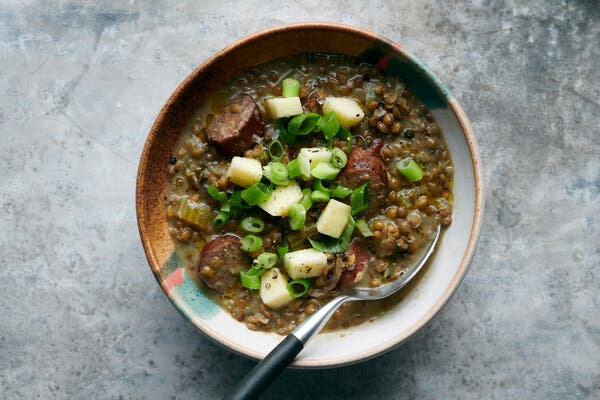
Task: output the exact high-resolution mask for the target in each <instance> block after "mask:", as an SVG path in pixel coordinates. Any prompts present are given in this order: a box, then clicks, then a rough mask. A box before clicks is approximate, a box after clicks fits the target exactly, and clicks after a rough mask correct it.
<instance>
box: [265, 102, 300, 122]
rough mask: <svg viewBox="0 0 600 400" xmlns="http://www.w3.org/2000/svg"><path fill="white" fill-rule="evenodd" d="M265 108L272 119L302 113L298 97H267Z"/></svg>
mask: <svg viewBox="0 0 600 400" xmlns="http://www.w3.org/2000/svg"><path fill="white" fill-rule="evenodd" d="M267 108H268V109H269V115H270V116H271V118H273V119H277V118H283V117H291V116H293V115H298V114H302V103H301V102H300V97H272V98H270V99H267Z"/></svg>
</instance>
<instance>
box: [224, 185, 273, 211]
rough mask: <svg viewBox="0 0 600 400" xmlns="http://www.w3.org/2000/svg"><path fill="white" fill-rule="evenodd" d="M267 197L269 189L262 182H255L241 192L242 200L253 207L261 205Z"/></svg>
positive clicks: (269, 194) (269, 192)
mask: <svg viewBox="0 0 600 400" xmlns="http://www.w3.org/2000/svg"><path fill="white" fill-rule="evenodd" d="M269 196H271V189H269V188H268V187H267V185H265V184H264V183H262V182H257V183H255V184H254V185H252V186H249V187H247V188H246V189H244V190H242V191H241V197H242V199H244V201H246V203H248V204H250V205H253V206H254V205H256V204H259V203H262V202H263V201H265V200H266V199H268V198H269ZM232 197H233V196H232Z"/></svg>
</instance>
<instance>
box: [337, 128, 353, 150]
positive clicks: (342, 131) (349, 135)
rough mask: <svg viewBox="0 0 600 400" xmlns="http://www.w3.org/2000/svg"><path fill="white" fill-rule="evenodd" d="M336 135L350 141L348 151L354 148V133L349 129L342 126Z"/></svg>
mask: <svg viewBox="0 0 600 400" xmlns="http://www.w3.org/2000/svg"><path fill="white" fill-rule="evenodd" d="M335 136H336V137H337V138H339V139H341V140H346V141H347V142H348V151H350V150H351V149H352V133H350V131H349V130H348V129H346V128H340V130H339V131H338V133H337V135H335Z"/></svg>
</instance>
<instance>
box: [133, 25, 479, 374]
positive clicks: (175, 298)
mask: <svg viewBox="0 0 600 400" xmlns="http://www.w3.org/2000/svg"><path fill="white" fill-rule="evenodd" d="M314 51H319V52H332V53H343V54H348V55H352V56H356V57H359V58H361V59H363V60H365V61H368V62H370V63H372V64H376V65H378V66H379V67H380V68H382V69H383V70H384V71H385V72H386V73H387V74H389V75H398V76H400V77H401V78H402V80H403V81H404V82H405V83H406V84H407V86H408V87H410V88H411V89H412V90H413V92H414V93H415V94H416V96H417V97H418V98H419V99H420V100H421V101H422V102H423V103H425V104H426V105H427V106H428V107H429V108H430V109H431V111H432V113H433V114H434V115H435V118H436V119H437V121H438V123H439V124H440V127H441V128H442V132H443V134H444V136H445V138H446V141H447V144H448V147H449V149H450V152H451V156H452V159H453V162H454V168H455V176H454V212H453V222H452V225H451V226H450V227H449V228H448V229H447V230H446V232H445V234H444V236H443V240H442V242H441V243H440V245H439V246H438V249H437V253H436V256H435V258H434V260H433V262H432V263H431V265H430V266H429V267H428V268H427V270H426V271H424V272H423V273H422V274H423V276H422V277H421V279H419V282H418V284H416V285H412V287H410V288H408V289H405V290H407V293H406V295H405V296H403V298H402V300H401V301H400V302H399V303H398V304H397V305H396V306H395V307H393V308H392V309H391V310H389V311H388V312H387V313H385V314H383V315H382V316H380V317H378V318H376V319H375V320H374V321H373V322H368V323H365V324H363V325H359V326H355V327H352V328H349V329H346V330H343V331H339V332H333V333H324V334H320V335H318V336H317V337H316V338H315V339H314V340H313V341H312V342H311V343H310V344H309V345H308V346H307V348H306V349H304V351H303V352H302V353H300V355H299V357H298V358H297V359H296V361H295V362H294V363H293V366H295V367H301V368H322V367H334V366H341V365H347V364H351V363H356V362H359V361H363V360H367V359H369V358H372V357H375V356H377V355H379V354H382V353H384V352H386V351H388V350H390V349H392V348H394V347H396V346H398V345H399V344H401V343H403V342H404V341H406V340H407V339H408V338H410V337H411V336H412V335H414V334H415V333H416V332H417V331H419V329H421V328H423V327H424V326H425V325H426V324H427V323H428V322H429V321H430V320H431V319H432V318H433V317H434V316H435V315H436V313H438V312H439V311H440V309H441V308H442V307H443V306H444V304H446V303H447V302H448V300H449V299H450V297H451V296H452V294H453V293H454V292H455V291H456V289H457V288H458V286H459V285H460V283H461V281H462V279H463V277H464V276H465V273H466V272H467V269H468V267H469V263H470V261H471V259H472V258H473V252H474V251H475V247H476V244H477V239H478V237H479V231H480V228H481V221H482V215H483V205H484V198H483V193H484V192H483V174H482V167H481V159H480V156H479V151H478V149H477V144H476V140H475V136H474V135H473V131H472V128H471V125H470V123H469V121H468V119H467V117H466V115H465V113H464V112H463V110H462V108H461V107H460V105H459V104H458V102H457V101H456V99H455V98H454V97H452V95H451V94H450V92H449V91H448V89H447V87H446V85H445V84H444V83H443V82H441V81H440V80H439V79H438V78H437V77H436V76H435V74H433V72H431V71H430V70H429V69H428V68H427V67H426V66H425V65H424V64H423V63H421V62H420V61H419V60H417V59H416V58H415V57H413V56H412V55H410V54H409V53H408V52H406V51H405V50H404V49H403V48H402V47H401V46H400V45H397V44H394V43H392V42H390V41H388V40H386V39H384V38H381V37H380V36H378V35H376V34H374V33H371V32H368V31H365V30H362V29H358V28H354V27H350V26H345V25H338V24H331V23H301V24H292V25H284V26H279V27H275V28H272V29H268V30H266V31H262V32H258V33H256V34H253V35H251V36H248V37H246V38H243V39H241V40H238V41H237V42H236V43H234V44H232V45H231V46H229V47H227V48H225V49H223V50H221V51H220V52H218V53H217V54H216V55H214V56H213V57H212V58H210V59H209V60H207V61H206V62H205V63H204V64H202V65H200V66H199V67H198V68H196V69H195V70H194V71H193V72H192V73H191V74H190V75H189V76H188V77H187V78H186V79H185V80H184V81H183V82H182V83H181V84H180V85H179V87H178V88H177V89H176V90H175V92H174V93H173V94H172V95H171V97H170V98H169V100H168V101H167V103H166V104H165V106H164V107H163V109H162V110H161V112H160V114H159V115H158V117H157V118H156V121H155V122H154V125H153V126H152V130H151V131H150V133H149V135H148V138H147V140H146V144H145V146H144V150H143V152H142V156H141V160H140V164H139V170H138V176H137V188H136V209H137V220H138V226H139V231H140V236H141V239H142V243H143V246H144V250H145V252H146V256H147V258H148V262H149V264H150V268H151V269H152V272H153V273H154V275H155V276H156V279H157V280H158V282H159V283H160V285H161V287H162V289H163V291H164V292H165V294H166V295H167V296H168V297H169V299H171V301H172V302H173V304H174V305H175V307H177V309H178V310H179V311H180V312H181V313H182V314H183V315H185V316H186V317H187V318H188V319H189V320H190V321H191V322H192V323H193V324H194V325H195V326H197V327H198V329H200V330H201V331H202V332H204V333H205V334H206V335H208V336H209V337H210V338H212V339H214V340H215V341H216V342H218V343H220V344H221V345H223V346H225V347H227V348H229V349H231V350H233V351H234V352H236V353H238V354H241V355H244V356H248V357H251V358H255V359H260V358H262V357H264V356H265V354H267V353H268V352H269V351H270V350H271V349H272V348H273V347H274V346H275V345H276V344H277V343H278V342H279V341H280V340H281V339H282V338H281V336H279V335H277V334H274V333H264V332H255V331H251V330H249V329H247V328H246V326H245V325H244V324H242V323H240V322H238V321H236V320H234V319H233V318H232V317H231V316H230V315H229V314H228V313H226V312H225V311H223V310H221V309H220V308H219V306H218V305H216V304H215V303H214V302H213V301H212V300H211V299H210V297H209V296H207V295H206V294H204V293H203V291H201V290H199V289H198V288H196V286H195V285H194V283H193V282H192V281H191V280H190V278H189V277H188V276H186V274H185V270H184V269H183V268H182V263H181V261H180V260H179V259H178V257H177V255H176V254H175V253H174V252H173V247H174V244H173V241H172V239H171V237H170V235H169V231H168V226H167V217H166V207H165V201H164V199H165V194H166V184H167V168H168V165H169V164H168V163H169V157H170V156H171V154H172V153H173V149H174V147H175V145H176V143H177V141H178V139H179V135H180V133H181V131H182V130H183V128H184V126H185V125H186V124H187V123H188V121H189V120H190V118H191V116H192V114H193V113H194V111H195V110H196V109H197V108H198V107H199V105H200V104H202V103H203V102H204V101H206V99H207V98H208V96H209V95H210V94H211V92H213V91H214V90H215V89H218V88H219V87H221V86H223V85H225V84H226V83H227V82H228V81H230V80H231V79H233V78H234V77H236V76H238V75H239V74H240V73H242V72H243V71H245V70H247V69H249V68H251V67H253V66H255V65H257V64H261V63H264V62H267V61H269V60H272V59H275V58H279V57H284V56H288V55H293V54H297V53H301V52H314Z"/></svg>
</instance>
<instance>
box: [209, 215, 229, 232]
mask: <svg viewBox="0 0 600 400" xmlns="http://www.w3.org/2000/svg"><path fill="white" fill-rule="evenodd" d="M227 221H229V213H228V212H224V211H221V212H220V213H219V214H217V216H216V217H215V219H213V225H214V226H215V228H221V227H222V226H223V225H225V224H226V223H227Z"/></svg>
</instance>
